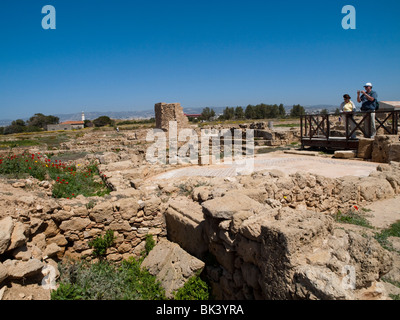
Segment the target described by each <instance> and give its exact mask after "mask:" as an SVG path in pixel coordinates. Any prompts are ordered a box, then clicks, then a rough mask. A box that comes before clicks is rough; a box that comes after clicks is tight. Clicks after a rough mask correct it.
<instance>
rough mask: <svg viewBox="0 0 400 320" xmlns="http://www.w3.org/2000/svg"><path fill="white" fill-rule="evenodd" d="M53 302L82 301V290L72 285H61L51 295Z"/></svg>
mask: <svg viewBox="0 0 400 320" xmlns="http://www.w3.org/2000/svg"><path fill="white" fill-rule="evenodd" d="M50 297H51V300H82V298H83V297H82V289H81V288H80V287H78V286H76V285H74V284H71V283H68V282H67V283H60V285H59V287H58V288H57V290H53V291H52V292H51V294H50Z"/></svg>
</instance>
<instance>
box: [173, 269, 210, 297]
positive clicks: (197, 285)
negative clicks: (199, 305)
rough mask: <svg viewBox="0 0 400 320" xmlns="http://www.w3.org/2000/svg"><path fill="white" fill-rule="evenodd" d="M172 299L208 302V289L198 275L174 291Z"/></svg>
mask: <svg viewBox="0 0 400 320" xmlns="http://www.w3.org/2000/svg"><path fill="white" fill-rule="evenodd" d="M174 298H175V300H209V299H210V288H209V286H208V285H207V283H206V282H205V281H203V280H202V279H201V278H200V276H199V275H196V276H194V277H191V278H190V279H189V280H188V281H187V282H186V283H185V285H184V286H183V287H182V288H180V289H178V290H177V291H176V293H175V296H174Z"/></svg>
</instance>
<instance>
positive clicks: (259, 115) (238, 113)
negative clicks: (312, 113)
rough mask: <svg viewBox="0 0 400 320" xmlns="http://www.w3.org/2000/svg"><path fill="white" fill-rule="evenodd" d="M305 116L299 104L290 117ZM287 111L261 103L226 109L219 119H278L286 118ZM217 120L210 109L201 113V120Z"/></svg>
mask: <svg viewBox="0 0 400 320" xmlns="http://www.w3.org/2000/svg"><path fill="white" fill-rule="evenodd" d="M303 114H305V109H304V107H303V106H301V105H299V104H297V105H294V106H293V107H292V109H291V110H290V117H299V116H300V115H303ZM286 116H287V115H286V110H285V107H284V106H283V104H280V105H277V104H273V105H269V104H264V103H260V104H257V105H251V104H249V105H248V106H247V107H246V109H243V107H239V106H238V107H226V108H225V109H224V110H223V112H222V115H220V116H219V117H218V119H219V120H233V119H249V120H250V119H276V118H285V117H286ZM213 118H215V111H214V110H213V109H211V108H209V107H207V108H204V109H203V112H202V113H201V117H200V120H207V121H209V120H212V119H213Z"/></svg>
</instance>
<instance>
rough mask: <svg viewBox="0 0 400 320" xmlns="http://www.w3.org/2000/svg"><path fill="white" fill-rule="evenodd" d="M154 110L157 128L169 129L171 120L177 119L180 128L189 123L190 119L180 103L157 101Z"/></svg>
mask: <svg viewBox="0 0 400 320" xmlns="http://www.w3.org/2000/svg"><path fill="white" fill-rule="evenodd" d="M154 112H155V116H156V128H157V129H162V130H164V131H168V128H169V122H170V121H176V122H177V125H178V128H186V127H188V125H189V120H188V118H187V117H186V116H185V114H184V113H183V108H182V107H181V104H180V103H164V102H160V103H156V104H155V105H154Z"/></svg>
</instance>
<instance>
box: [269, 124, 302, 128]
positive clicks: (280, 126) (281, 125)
mask: <svg viewBox="0 0 400 320" xmlns="http://www.w3.org/2000/svg"><path fill="white" fill-rule="evenodd" d="M274 127H277V128H298V127H300V123H281V124H274Z"/></svg>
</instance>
